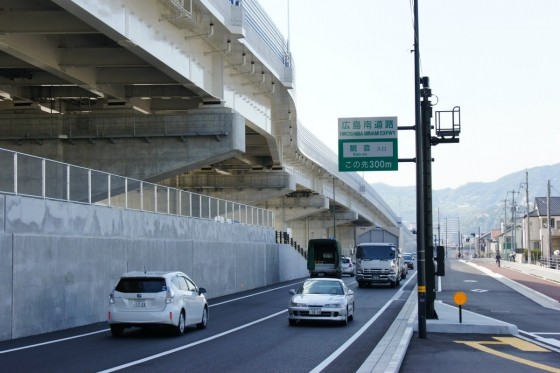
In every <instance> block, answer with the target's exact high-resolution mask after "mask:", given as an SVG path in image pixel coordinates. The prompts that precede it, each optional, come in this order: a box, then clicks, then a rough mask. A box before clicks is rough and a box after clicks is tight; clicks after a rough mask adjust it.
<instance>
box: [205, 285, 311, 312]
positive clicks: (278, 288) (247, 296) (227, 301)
mask: <svg viewBox="0 0 560 373" xmlns="http://www.w3.org/2000/svg"><path fill="white" fill-rule="evenodd" d="M301 282H303V281H301ZM295 284H299V282H295V283H293V284H290V285H284V286H280V287H277V288H274V289H269V290H264V291H261V292H258V293H254V294H249V295H245V296H243V297H239V298H234V299H230V300H226V301H223V302H220V303H216V304H211V305H210V307H214V306H221V305H222V304H226V303H231V302H235V301H237V300H240V299H245V298H250V297H254V296H256V295H261V294H265V293H270V292H271V291H275V290H280V289H284V288H287V287H289V286H294V285H295Z"/></svg>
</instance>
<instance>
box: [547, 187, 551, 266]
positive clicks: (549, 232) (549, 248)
mask: <svg viewBox="0 0 560 373" xmlns="http://www.w3.org/2000/svg"><path fill="white" fill-rule="evenodd" d="M547 191H548V192H547V194H546V222H547V224H546V225H547V226H548V255H547V256H548V259H549V260H550V259H552V236H551V234H552V228H551V227H550V180H548V188H547Z"/></svg>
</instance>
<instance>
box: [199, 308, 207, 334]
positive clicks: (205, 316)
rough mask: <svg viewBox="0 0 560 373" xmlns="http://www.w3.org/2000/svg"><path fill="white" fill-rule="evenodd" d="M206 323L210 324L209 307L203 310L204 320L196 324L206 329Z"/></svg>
mask: <svg viewBox="0 0 560 373" xmlns="http://www.w3.org/2000/svg"><path fill="white" fill-rule="evenodd" d="M206 325H208V308H207V307H204V310H203V311H202V320H201V321H200V322H199V323H198V324H196V327H197V328H198V329H204V328H206Z"/></svg>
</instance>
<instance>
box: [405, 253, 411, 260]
mask: <svg viewBox="0 0 560 373" xmlns="http://www.w3.org/2000/svg"><path fill="white" fill-rule="evenodd" d="M403 258H405V259H407V260H412V255H410V254H404V255H403Z"/></svg>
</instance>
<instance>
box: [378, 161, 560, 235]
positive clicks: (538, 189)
mask: <svg viewBox="0 0 560 373" xmlns="http://www.w3.org/2000/svg"><path fill="white" fill-rule="evenodd" d="M526 173H528V176H529V208H530V209H531V210H532V209H533V202H534V200H535V197H546V195H547V188H548V186H547V183H548V181H549V180H550V184H551V196H558V195H560V192H559V190H560V163H558V164H555V165H550V166H540V167H534V168H530V169H525V170H522V171H518V172H514V173H512V174H509V175H506V176H504V177H502V178H500V179H498V180H496V181H494V182H488V183H482V182H474V183H468V184H465V185H463V186H460V187H458V188H454V189H452V188H447V189H440V190H433V191H432V208H433V218H434V229H437V224H438V212H439V223H440V227H442V228H441V229H444V227H445V226H447V227H451V226H452V225H453V224H454V225H455V226H458V228H453V229H455V230H457V229H460V231H461V232H463V233H464V234H465V235H469V234H470V233H475V234H476V235H478V232H479V231H480V232H481V233H482V234H484V233H488V232H489V231H490V230H491V229H499V228H500V225H501V223H502V222H503V221H504V216H506V221H507V222H511V211H512V210H511V206H512V202H515V205H516V211H517V213H516V216H517V217H518V218H521V217H522V216H523V215H524V214H525V213H526V211H527V208H526V197H525V196H526ZM371 186H372V187H373V188H374V189H375V190H376V192H377V193H378V194H379V195H380V196H381V197H382V198H383V199H384V200H385V201H386V202H387V203H388V204H389V206H391V208H392V209H393V211H395V213H396V214H397V215H399V216H401V217H402V219H403V222H404V223H405V224H408V225H412V226H415V225H416V187H415V186H409V187H395V186H391V185H387V184H383V183H373V184H371ZM512 197H514V200H513V201H512ZM455 222H457V223H455ZM446 223H447V224H446ZM450 229H451V228H450ZM436 233H437V231H434V234H436ZM442 235H443V233H442Z"/></svg>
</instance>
